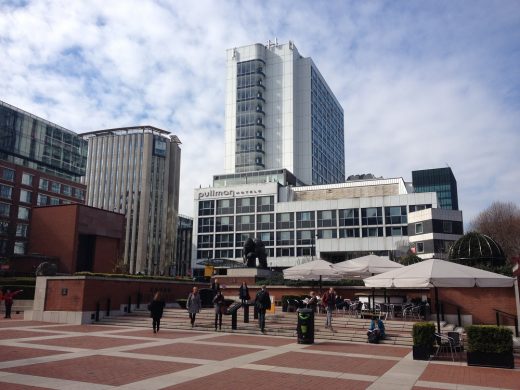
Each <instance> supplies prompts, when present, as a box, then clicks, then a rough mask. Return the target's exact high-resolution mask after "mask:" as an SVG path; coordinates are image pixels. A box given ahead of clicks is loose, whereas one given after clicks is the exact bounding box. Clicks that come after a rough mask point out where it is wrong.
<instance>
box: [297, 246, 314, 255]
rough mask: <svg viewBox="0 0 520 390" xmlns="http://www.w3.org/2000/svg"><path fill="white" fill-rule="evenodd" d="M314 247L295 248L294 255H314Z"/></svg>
mask: <svg viewBox="0 0 520 390" xmlns="http://www.w3.org/2000/svg"><path fill="white" fill-rule="evenodd" d="M315 252H316V251H315V249H314V247H308V246H307V247H303V248H296V256H315V254H316V253H315Z"/></svg>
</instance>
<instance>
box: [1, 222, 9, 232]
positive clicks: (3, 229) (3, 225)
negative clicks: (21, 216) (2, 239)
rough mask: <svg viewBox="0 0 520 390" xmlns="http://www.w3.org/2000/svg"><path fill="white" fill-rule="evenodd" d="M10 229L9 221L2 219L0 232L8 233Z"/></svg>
mask: <svg viewBox="0 0 520 390" xmlns="http://www.w3.org/2000/svg"><path fill="white" fill-rule="evenodd" d="M8 229H9V221H0V234H7V230H8Z"/></svg>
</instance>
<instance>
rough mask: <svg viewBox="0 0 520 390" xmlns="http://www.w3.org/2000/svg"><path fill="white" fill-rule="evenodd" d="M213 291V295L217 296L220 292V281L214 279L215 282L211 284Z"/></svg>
mask: <svg viewBox="0 0 520 390" xmlns="http://www.w3.org/2000/svg"><path fill="white" fill-rule="evenodd" d="M211 289H212V290H213V293H214V294H216V293H217V291H220V283H219V282H218V279H217V278H215V279H213V282H211Z"/></svg>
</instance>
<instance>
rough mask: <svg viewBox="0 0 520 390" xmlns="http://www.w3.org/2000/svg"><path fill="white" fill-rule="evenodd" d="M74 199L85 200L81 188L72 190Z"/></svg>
mask: <svg viewBox="0 0 520 390" xmlns="http://www.w3.org/2000/svg"><path fill="white" fill-rule="evenodd" d="M74 197H75V198H78V199H81V200H83V199H85V191H83V190H82V189H81V188H74Z"/></svg>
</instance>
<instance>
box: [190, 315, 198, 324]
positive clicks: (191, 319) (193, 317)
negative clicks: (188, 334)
mask: <svg viewBox="0 0 520 390" xmlns="http://www.w3.org/2000/svg"><path fill="white" fill-rule="evenodd" d="M196 315H197V314H196V313H190V322H191V325H192V326H193V325H194V324H195V316H196Z"/></svg>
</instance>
